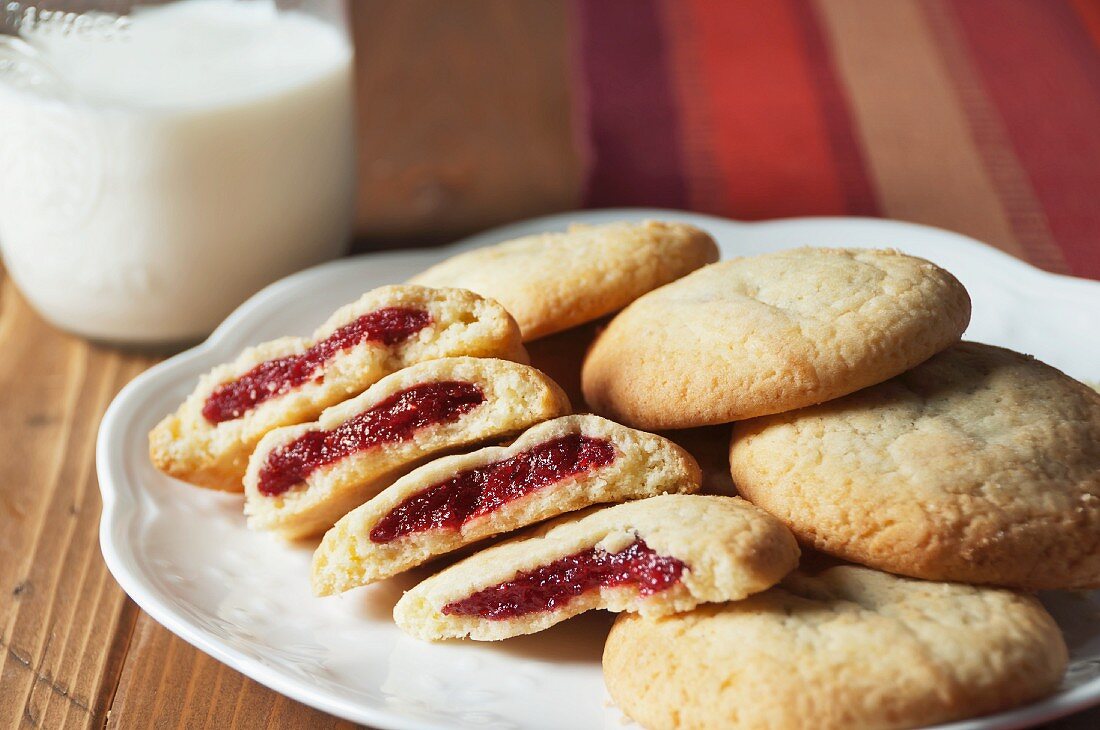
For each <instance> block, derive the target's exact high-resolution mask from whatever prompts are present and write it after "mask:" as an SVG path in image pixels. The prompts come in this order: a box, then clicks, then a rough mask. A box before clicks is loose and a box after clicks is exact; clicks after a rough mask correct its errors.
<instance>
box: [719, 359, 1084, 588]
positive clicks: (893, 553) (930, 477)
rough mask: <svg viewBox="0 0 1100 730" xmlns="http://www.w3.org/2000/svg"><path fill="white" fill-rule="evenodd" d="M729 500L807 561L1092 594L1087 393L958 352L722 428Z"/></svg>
mask: <svg viewBox="0 0 1100 730" xmlns="http://www.w3.org/2000/svg"><path fill="white" fill-rule="evenodd" d="M730 469H731V473H732V476H733V480H734V482H735V484H736V485H737V488H738V491H739V492H740V493H741V494H742V495H743V496H744V497H746V498H747V499H749V500H750V501H752V502H754V503H756V504H757V505H759V506H761V507H763V508H764V509H766V510H768V511H769V512H771V513H772V514H774V515H776V516H777V517H779V518H780V519H781V520H783V521H784V522H785V523H786V524H787V525H788V526H789V527H790V528H791V529H792V530H794V532H795V534H796V535H798V537H799V538H800V539H801V540H803V541H805V542H807V543H809V544H812V545H813V546H814V547H816V548H817V549H819V550H822V551H824V552H828V553H831V554H833V555H837V556H839V557H843V558H845V559H847V560H852V561H855V562H859V563H863V564H865V565H870V566H872V567H876V568H879V569H882V570H889V571H891V572H895V573H903V574H906V575H911V576H916V577H920V578H929V579H934V580H954V581H962V582H967V583H989V584H995V585H1004V586H1012V587H1017V588H1024V589H1029V590H1032V589H1034V590H1044V589H1077V588H1095V587H1097V586H1100V394H1098V393H1097V392H1096V391H1094V390H1092V389H1090V388H1089V387H1088V386H1086V385H1084V384H1082V383H1079V382H1077V381H1075V380H1073V379H1072V378H1069V377H1068V376H1066V375H1064V374H1062V373H1061V372H1059V371H1058V370H1056V369H1054V368H1052V367H1050V366H1048V365H1044V364H1043V363H1041V362H1039V361H1038V360H1035V359H1034V358H1031V357H1028V356H1026V355H1021V354H1019V353H1015V352H1012V351H1010V350H1005V349H1002V348H998V347H993V346H990V345H982V344H978V343H971V342H964V343H960V344H958V345H956V346H954V347H952V348H950V349H948V350H946V351H944V352H942V353H940V354H939V355H937V356H935V357H933V358H932V359H931V360H929V361H928V362H926V363H924V364H922V365H919V366H918V367H916V368H914V369H913V370H911V371H909V372H907V373H905V374H903V375H901V376H898V377H897V378H894V379H892V380H889V381H887V382H885V383H882V384H880V385H877V386H874V387H872V388H868V389H866V390H862V391H860V392H858V393H854V394H852V395H849V396H847V397H845V398H841V399H839V400H835V401H832V402H829V403H824V404H822V405H819V406H815V407H812V408H806V409H803V410H801V411H794V412H790V413H783V414H779V415H774V416H766V417H763V418H758V419H752V420H749V421H743V422H740V423H737V424H736V425H735V426H734V435H733V440H732V443H731V447H730Z"/></svg>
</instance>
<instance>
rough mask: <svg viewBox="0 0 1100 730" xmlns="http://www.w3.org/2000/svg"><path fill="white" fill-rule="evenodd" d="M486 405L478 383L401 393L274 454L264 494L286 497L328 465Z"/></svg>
mask: <svg viewBox="0 0 1100 730" xmlns="http://www.w3.org/2000/svg"><path fill="white" fill-rule="evenodd" d="M484 402H485V394H484V393H482V392H481V388H479V387H478V386H476V385H474V384H473V383H462V382H457V381H443V382H438V383H424V384H422V385H415V386H413V387H411V388H408V389H406V390H402V391H400V392H399V393H395V394H394V395H391V396H390V397H389V398H387V399H386V400H384V401H382V402H381V403H379V404H378V405H376V406H374V407H373V408H371V409H370V410H367V411H363V412H362V413H360V414H359V415H357V416H355V417H354V418H351V419H349V420H347V421H345V422H344V423H341V424H340V425H339V426H338V427H337V428H336V429H334V430H332V431H307V432H306V433H304V434H302V435H301V436H299V437H298V438H296V439H294V440H293V441H291V442H290V443H288V444H286V445H285V446H282V447H280V448H278V449H276V450H274V451H272V452H271V453H270V454H269V455H268V457H267V461H266V462H265V463H264V465H263V468H261V469H260V478H259V485H258V486H259V490H260V493H261V494H265V495H267V496H269V497H274V496H276V495H279V494H282V493H283V492H285V491H286V490H288V489H290V488H291V487H293V486H294V485H295V484H299V483H300V482H302V481H305V478H306V477H307V476H309V475H310V473H312V472H313V471H314V470H316V469H319V468H320V467H322V466H325V465H326V464H331V463H333V462H335V461H339V460H340V459H343V458H344V457H345V456H350V455H351V454H354V453H356V452H358V451H364V450H366V449H369V448H371V447H372V446H377V445H379V444H386V443H395V442H397V441H404V440H405V439H407V438H409V437H410V436H412V435H413V434H414V433H415V432H416V431H418V430H420V429H422V428H424V427H425V426H431V425H433V424H439V423H451V422H452V421H456V420H458V419H459V418H460V417H461V416H463V415H464V414H466V413H469V412H470V411H472V410H473V409H475V408H477V407H478V406H479V405H481V404H482V403H484Z"/></svg>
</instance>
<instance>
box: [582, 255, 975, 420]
mask: <svg viewBox="0 0 1100 730" xmlns="http://www.w3.org/2000/svg"><path fill="white" fill-rule="evenodd" d="M969 320H970V299H969V297H968V296H967V293H966V290H965V289H963V287H962V285H961V284H960V283H959V282H958V281H957V280H956V279H955V277H953V276H951V274H949V273H947V272H946V271H944V270H943V269H941V268H939V267H937V266H935V265H934V264H931V263H929V262H927V261H924V260H923V259H918V258H914V257H912V256H906V255H904V254H901V253H897V252H896V251H885V250H857V249H814V248H801V249H793V250H790V251H781V252H779V253H772V254H766V255H763V256H753V257H749V258H738V259H732V260H730V261H723V262H721V263H718V264H714V265H712V266H707V267H705V268H703V269H701V270H699V271H697V272H695V273H693V274H690V275H689V276H686V277H684V278H683V279H680V280H679V281H676V282H673V283H672V284H669V285H667V286H664V287H661V288H660V289H657V290H656V291H653V292H650V293H649V294H647V295H645V296H643V297H642V298H640V299H638V300H637V301H636V302H634V303H633V304H631V305H630V306H629V307H627V308H626V309H625V310H623V311H622V312H621V313H620V314H619V315H618V316H617V317H615V319H614V320H612V322H611V324H610V325H609V326H608V327H607V329H606V330H604V332H603V333H602V334H601V335H600V336H599V338H597V340H596V342H595V343H594V344H593V346H592V349H591V350H590V351H589V354H588V357H587V359H586V360H585V363H584V372H583V378H582V381H583V387H584V396H585V400H587V401H588V404H589V405H590V406H591V407H592V409H593V410H594V411H595V412H597V413H599V414H601V415H604V416H607V417H608V418H613V419H615V420H617V421H621V422H623V423H625V424H627V425H630V426H634V427H635V428H645V429H664V428H689V427H693V426H704V425H710V424H716V423H726V422H729V421H735V420H740V419H743V418H751V417H753V416H762V415H767V414H769V413H780V412H782V411H788V410H792V409H794V408H801V407H803V406H808V405H813V404H815V403H821V402H823V401H827V400H830V399H832V398H837V397H839V396H842V395H845V394H847V393H851V392H853V391H856V390H859V389H860V388H865V387H867V386H869V385H874V384H875V383H880V382H882V381H883V380H886V379H888V378H891V377H893V376H894V375H897V374H898V373H901V372H904V371H905V370H908V369H909V368H911V367H913V366H914V365H916V364H918V363H920V362H923V361H924V360H926V359H928V358H929V357H931V356H932V355H934V354H935V353H937V352H939V351H940V350H942V349H943V348H945V347H947V346H949V345H951V344H952V343H954V342H956V341H957V340H958V339H959V337H960V336H961V334H962V332H963V330H965V329H966V325H967V323H968V322H969Z"/></svg>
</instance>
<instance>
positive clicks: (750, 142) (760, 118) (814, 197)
mask: <svg viewBox="0 0 1100 730" xmlns="http://www.w3.org/2000/svg"><path fill="white" fill-rule="evenodd" d="M690 2H691V5H690V8H691V11H692V15H693V16H694V23H693V24H694V26H695V28H696V30H697V43H698V49H697V50H696V55H697V56H698V58H699V59H700V62H701V68H700V73H699V76H700V82H701V83H700V91H701V93H702V94H703V96H704V97H705V101H706V103H708V104H709V115H708V116H709V117H710V124H709V125H708V126H709V128H710V129H711V131H712V134H713V138H712V139H711V146H712V148H713V155H714V158H715V164H716V166H717V167H718V169H719V170H720V171H721V174H722V178H723V181H722V187H723V192H724V196H725V201H726V203H725V209H723V210H718V211H715V212H718V213H722V214H725V215H731V216H734V217H738V218H772V217H777V216H787V215H812V214H836V213H844V212H845V211H846V210H847V205H848V201H847V195H846V192H845V190H844V189H842V185H841V181H840V179H839V175H838V171H837V167H836V165H835V162H834V159H833V151H832V149H831V147H830V136H829V127H828V124H827V122H826V120H825V118H824V114H823V112H822V109H821V103H820V100H819V97H818V95H817V93H816V92H815V90H814V78H813V76H814V74H813V72H812V70H811V69H810V61H809V59H808V58H807V56H806V53H805V49H804V48H803V43H804V40H805V39H804V29H803V28H801V27H800V24H799V21H798V19H797V17H796V15H795V12H794V11H793V10H792V9H791V5H790V4H789V3H788V2H785V1H784V2H769V3H758V2H755V0H728V1H724V2H712V1H711V0H690Z"/></svg>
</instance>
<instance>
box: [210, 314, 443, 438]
mask: <svg viewBox="0 0 1100 730" xmlns="http://www.w3.org/2000/svg"><path fill="white" fill-rule="evenodd" d="M431 322H432V316H431V315H430V314H429V313H428V312H425V311H424V310H422V309H409V308H407V307H389V308H387V309H378V310H376V311H374V312H368V313H367V314H364V315H363V316H362V317H360V318H358V319H356V320H355V321H353V322H349V323H348V324H346V325H344V326H343V327H341V328H340V329H338V330H336V331H335V332H333V333H332V334H331V335H329V336H328V337H326V338H325V339H323V340H321V341H320V342H317V343H315V344H314V345H313V346H312V347H310V348H309V349H308V350H306V351H305V352H303V353H301V354H300V355H288V356H287V357H280V358H276V359H274V360H268V361H267V362H262V363H260V364H259V365H257V366H256V367H254V368H252V369H251V370H249V371H248V372H247V373H245V374H244V375H242V376H240V377H239V378H237V379H236V380H231V381H229V382H228V383H222V384H221V385H219V386H218V387H217V388H215V389H214V392H213V393H211V394H210V396H209V397H208V398H207V399H206V403H205V404H204V405H203V407H202V415H203V418H205V419H206V420H207V421H209V422H210V423H222V422H223V421H232V420H233V419H235V418H240V417H241V416H243V415H244V414H245V413H247V412H248V411H250V410H252V409H253V408H255V407H256V406H258V405H259V404H261V403H263V402H264V401H266V400H268V399H270V398H274V397H276V396H279V395H282V394H283V393H286V392H287V391H288V390H290V389H291V388H296V387H297V386H299V385H301V384H302V383H305V382H306V381H308V380H314V381H317V382H320V381H322V380H324V377H325V376H324V373H323V372H321V371H322V369H323V368H324V365H325V363H327V362H328V361H329V360H331V359H332V357H333V356H334V355H336V353H338V352H340V351H341V350H348V349H350V348H352V347H355V346H356V345H358V344H359V343H360V342H367V341H374V342H381V343H382V344H384V345H396V344H397V343H399V342H403V341H404V340H406V339H408V338H409V337H411V336H413V335H414V334H416V333H417V332H419V331H420V330H422V329H424V328H425V327H427V326H428V325H429V324H431Z"/></svg>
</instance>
